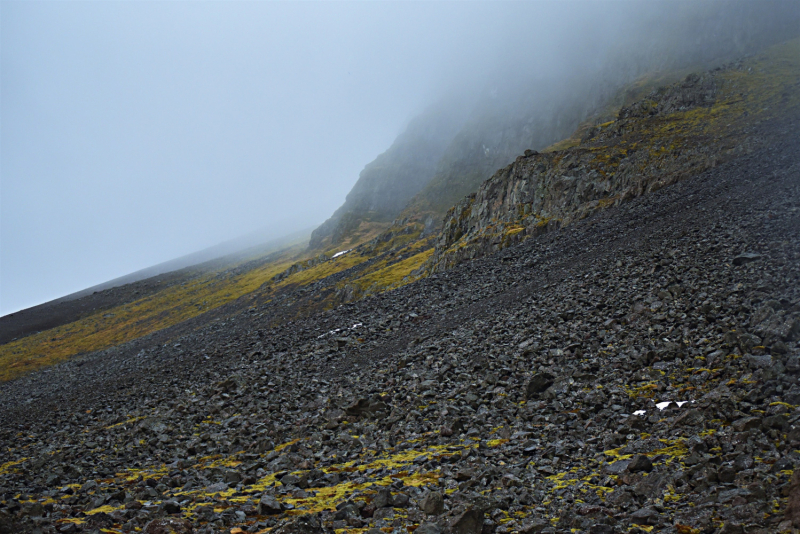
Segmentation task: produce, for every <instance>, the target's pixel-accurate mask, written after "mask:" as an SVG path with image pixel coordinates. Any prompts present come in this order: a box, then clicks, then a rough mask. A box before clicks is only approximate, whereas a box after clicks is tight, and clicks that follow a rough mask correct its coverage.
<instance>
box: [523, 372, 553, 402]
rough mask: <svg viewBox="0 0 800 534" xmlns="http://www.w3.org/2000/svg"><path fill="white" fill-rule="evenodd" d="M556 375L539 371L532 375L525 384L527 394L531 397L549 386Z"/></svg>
mask: <svg viewBox="0 0 800 534" xmlns="http://www.w3.org/2000/svg"><path fill="white" fill-rule="evenodd" d="M554 379H555V377H554V376H553V375H551V374H550V373H537V374H535V375H533V376H532V377H531V379H530V380H529V381H528V384H527V385H526V386H525V396H526V397H528V398H531V397H533V396H535V395H538V394H539V393H542V392H543V391H544V390H546V389H547V388H549V387H550V386H551V385H552V384H553V381H554Z"/></svg>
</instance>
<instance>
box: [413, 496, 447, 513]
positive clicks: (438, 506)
mask: <svg viewBox="0 0 800 534" xmlns="http://www.w3.org/2000/svg"><path fill="white" fill-rule="evenodd" d="M419 507H420V509H422V511H423V512H425V513H426V514H428V515H439V514H441V513H442V512H444V497H443V496H442V494H441V493H440V492H438V491H431V492H428V494H427V495H425V497H424V498H423V499H422V501H421V502H420V503H419Z"/></svg>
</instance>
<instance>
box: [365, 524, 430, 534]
mask: <svg viewBox="0 0 800 534" xmlns="http://www.w3.org/2000/svg"><path fill="white" fill-rule="evenodd" d="M380 532H381V534H383V531H382V530H381V531H380ZM414 532H415V533H418V534H441V532H442V529H441V528H439V525H437V524H436V523H422V524H421V525H420V526H418V527H417V529H416V530H415V531H414Z"/></svg>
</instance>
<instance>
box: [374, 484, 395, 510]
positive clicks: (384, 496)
mask: <svg viewBox="0 0 800 534" xmlns="http://www.w3.org/2000/svg"><path fill="white" fill-rule="evenodd" d="M391 502H392V492H391V490H390V489H389V488H381V489H379V490H378V493H376V494H375V496H374V497H373V498H372V505H373V506H374V507H375V508H385V507H387V506H389V504H390V503H391Z"/></svg>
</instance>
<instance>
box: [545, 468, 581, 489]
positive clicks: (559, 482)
mask: <svg viewBox="0 0 800 534" xmlns="http://www.w3.org/2000/svg"><path fill="white" fill-rule="evenodd" d="M570 474H571V473H569V472H566V471H565V472H563V473H556V474H555V475H550V476H548V477H545V478H547V480H549V481H550V482H552V483H553V486H554V488H553V489H556V490H560V489H564V488H568V487H569V486H572V485H574V484H577V483H578V482H579V479H578V478H577V477H573V478H566V477H567V476H569V475H570Z"/></svg>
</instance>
